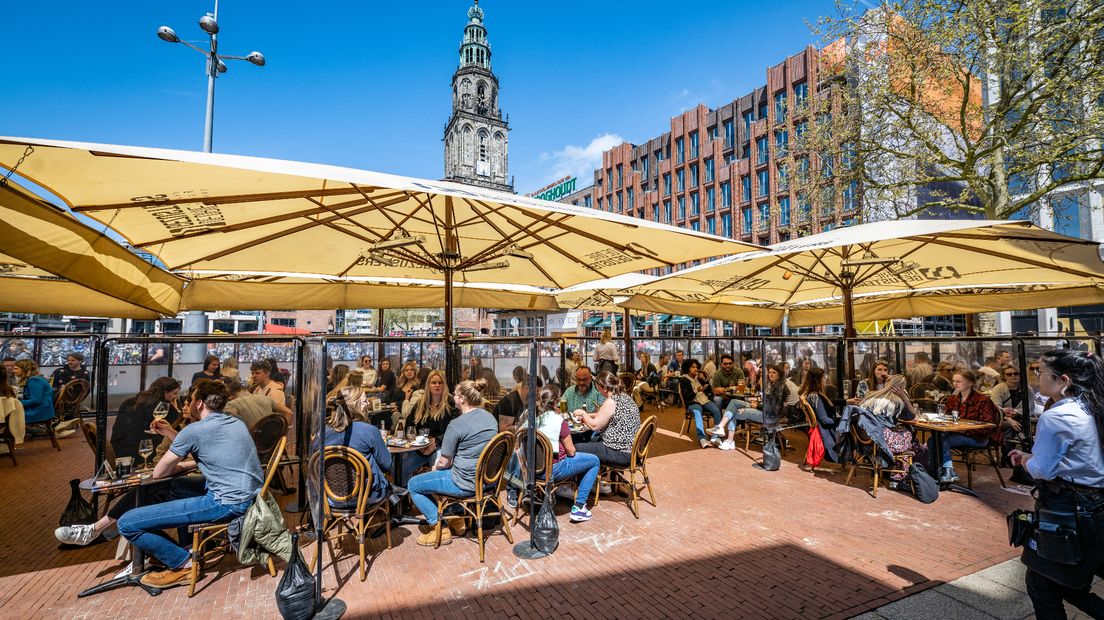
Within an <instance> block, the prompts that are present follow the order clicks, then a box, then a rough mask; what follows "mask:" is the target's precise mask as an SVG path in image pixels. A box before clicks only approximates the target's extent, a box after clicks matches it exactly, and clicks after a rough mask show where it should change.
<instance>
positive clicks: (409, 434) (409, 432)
mask: <svg viewBox="0 0 1104 620" xmlns="http://www.w3.org/2000/svg"><path fill="white" fill-rule="evenodd" d="M417 436H418V429H417V427H414V426H407V427H406V440H407V441H411V442H412V441H414V438H415V437H417Z"/></svg>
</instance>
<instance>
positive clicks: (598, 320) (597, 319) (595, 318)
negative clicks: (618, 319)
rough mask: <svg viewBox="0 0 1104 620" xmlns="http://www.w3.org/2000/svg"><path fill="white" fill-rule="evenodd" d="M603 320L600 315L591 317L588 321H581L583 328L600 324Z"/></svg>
mask: <svg viewBox="0 0 1104 620" xmlns="http://www.w3.org/2000/svg"><path fill="white" fill-rule="evenodd" d="M603 320H604V318H603V317H602V315H600V314H599V315H595V316H592V317H590V318H589V319H587V320H585V321H583V327H594V326H595V325H597V324H599V323H601V322H602V321H603ZM607 324H608V323H607Z"/></svg>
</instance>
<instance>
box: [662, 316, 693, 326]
mask: <svg viewBox="0 0 1104 620" xmlns="http://www.w3.org/2000/svg"><path fill="white" fill-rule="evenodd" d="M693 322H694V317H692V316H676V317H671V320H670V321H667V324H668V325H690V324H691V323H693Z"/></svg>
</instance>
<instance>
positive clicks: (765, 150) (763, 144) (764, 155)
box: [755, 136, 770, 164]
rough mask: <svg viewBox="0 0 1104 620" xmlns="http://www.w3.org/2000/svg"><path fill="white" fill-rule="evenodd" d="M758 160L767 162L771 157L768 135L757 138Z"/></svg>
mask: <svg viewBox="0 0 1104 620" xmlns="http://www.w3.org/2000/svg"><path fill="white" fill-rule="evenodd" d="M755 153H756V162H758V163H760V164H765V163H767V161H768V160H769V159H770V147H769V146H768V145H767V137H766V136H763V137H762V138H756V139H755Z"/></svg>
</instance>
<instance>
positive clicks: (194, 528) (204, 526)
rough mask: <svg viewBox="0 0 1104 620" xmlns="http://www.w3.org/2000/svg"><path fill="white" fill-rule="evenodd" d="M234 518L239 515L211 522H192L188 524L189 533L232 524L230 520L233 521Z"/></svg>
mask: <svg viewBox="0 0 1104 620" xmlns="http://www.w3.org/2000/svg"><path fill="white" fill-rule="evenodd" d="M234 519H237V517H236V516H230V517H227V519H226V520H225V521H210V522H207V523H192V524H191V525H189V526H188V533H190V534H194V533H196V532H201V531H203V530H208V529H216V528H220V527H226V526H227V525H230V522H231V521H233V520H234Z"/></svg>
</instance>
